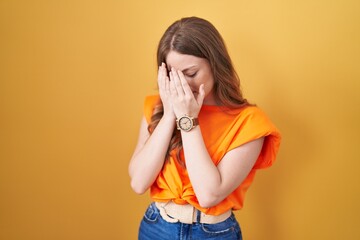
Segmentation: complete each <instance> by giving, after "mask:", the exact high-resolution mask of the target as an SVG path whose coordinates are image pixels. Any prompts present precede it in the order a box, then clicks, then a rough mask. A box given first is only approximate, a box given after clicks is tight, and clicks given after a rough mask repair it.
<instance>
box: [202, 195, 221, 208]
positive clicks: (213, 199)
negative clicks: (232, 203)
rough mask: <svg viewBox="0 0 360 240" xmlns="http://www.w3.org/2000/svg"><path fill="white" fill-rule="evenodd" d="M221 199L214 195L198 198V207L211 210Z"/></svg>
mask: <svg viewBox="0 0 360 240" xmlns="http://www.w3.org/2000/svg"><path fill="white" fill-rule="evenodd" d="M221 200H222V199H220V198H219V196H217V195H215V194H207V195H204V196H202V197H199V198H198V202H199V205H200V207H202V208H211V207H214V206H216V205H217V204H218V203H219V202H221Z"/></svg>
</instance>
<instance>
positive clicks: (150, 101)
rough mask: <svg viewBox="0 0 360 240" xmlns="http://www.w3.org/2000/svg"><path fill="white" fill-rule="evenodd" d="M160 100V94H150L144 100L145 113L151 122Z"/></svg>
mask: <svg viewBox="0 0 360 240" xmlns="http://www.w3.org/2000/svg"><path fill="white" fill-rule="evenodd" d="M159 102H160V96H159V95H158V94H157V95H148V96H145V100H144V115H145V118H146V120H147V121H148V122H150V119H151V116H152V114H153V111H154V108H155V106H156V105H157V104H158V103H159Z"/></svg>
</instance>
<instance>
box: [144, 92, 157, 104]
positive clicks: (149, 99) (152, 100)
mask: <svg viewBox="0 0 360 240" xmlns="http://www.w3.org/2000/svg"><path fill="white" fill-rule="evenodd" d="M159 100H160V95H159V94H154V95H147V96H145V104H151V103H156V102H158V101H159Z"/></svg>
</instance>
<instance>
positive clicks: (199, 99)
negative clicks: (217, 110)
mask: <svg viewBox="0 0 360 240" xmlns="http://www.w3.org/2000/svg"><path fill="white" fill-rule="evenodd" d="M204 98H205V87H204V84H201V85H200V87H199V94H198V96H197V98H196V101H197V103H198V104H199V106H202V104H203V102H204Z"/></svg>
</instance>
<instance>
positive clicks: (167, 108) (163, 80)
mask: <svg viewBox="0 0 360 240" xmlns="http://www.w3.org/2000/svg"><path fill="white" fill-rule="evenodd" d="M169 82H170V80H169V77H168V76H167V70H166V64H165V63H162V64H161V66H159V71H158V86H159V94H160V98H161V101H162V104H163V107H164V117H170V118H175V115H174V111H173V107H172V103H171V95H170V83H169Z"/></svg>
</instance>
